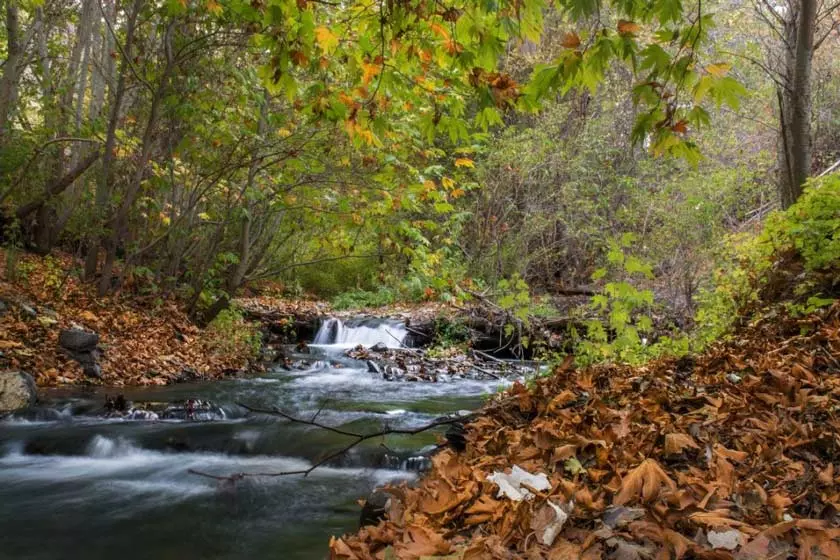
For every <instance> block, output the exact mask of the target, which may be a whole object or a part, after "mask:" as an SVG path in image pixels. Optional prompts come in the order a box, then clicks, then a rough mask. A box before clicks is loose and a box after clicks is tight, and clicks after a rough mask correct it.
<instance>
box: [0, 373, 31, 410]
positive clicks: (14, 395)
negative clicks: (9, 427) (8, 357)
mask: <svg viewBox="0 0 840 560" xmlns="http://www.w3.org/2000/svg"><path fill="white" fill-rule="evenodd" d="M37 398H38V393H37V391H36V389H35V380H34V379H32V376H31V375H29V374H28V373H25V372H22V371H2V372H0V414H5V413H8V412H14V411H16V410H21V409H24V408H27V407H30V406H32V405H34V404H35V401H36V400H37Z"/></svg>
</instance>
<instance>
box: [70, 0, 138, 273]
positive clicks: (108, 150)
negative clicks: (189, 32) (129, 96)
mask: <svg viewBox="0 0 840 560" xmlns="http://www.w3.org/2000/svg"><path fill="white" fill-rule="evenodd" d="M143 1H144V0H134V3H133V4H132V7H131V11H130V12H129V14H128V19H127V21H126V34H125V48H124V49H123V50H124V55H125V56H123V57H122V60H121V61H120V69H119V72H118V77H117V86H116V91H115V92H114V99H113V101H112V102H111V110H110V116H109V119H108V132H107V134H106V136H105V149H104V154H103V156H102V171H101V174H100V179H99V182H98V183H97V185H96V195H95V209H94V220H93V222H94V224H95V225H97V226H100V227H101V226H102V225H103V222H104V219H105V214H106V213H107V207H108V203H109V202H110V199H111V185H112V183H113V180H114V150H115V149H116V145H117V125H118V124H119V120H120V115H121V109H122V101H123V97H125V91H126V80H127V78H128V68H129V64H131V60H130V58H131V56H132V54H131V53H132V50H133V48H134V33H135V29H136V27H137V16H138V15H139V14H140V9H141V8H142V7H143ZM106 27H107V23H106ZM105 32H106V33H109V31H108V30H107V29H106V31H105ZM99 235H100V234H99V233H98V232H95V233H94V235H93V236H92V239H91V240H90V241H89V242H88V247H87V255H86V256H85V278H87V279H92V278H93V276H94V275H95V274H96V269H97V268H98V265H99V244H98V243H97V242H96V241H95V240H98V239H99ZM108 282H109V285H110V278H109V279H108Z"/></svg>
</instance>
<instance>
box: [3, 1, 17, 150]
mask: <svg viewBox="0 0 840 560" xmlns="http://www.w3.org/2000/svg"><path fill="white" fill-rule="evenodd" d="M19 34H20V25H19V23H18V6H17V0H6V40H7V44H8V48H7V51H8V52H7V57H6V63H5V64H4V65H3V76H2V78H0V146H2V145H3V144H5V141H6V138H7V136H8V134H9V132H10V130H11V122H12V119H11V116H12V113H13V112H14V111H13V108H14V106H15V105H16V104H17V88H18V79H19V78H20V68H19V67H20V63H21V58H22V57H23V47H22V45H21V43H20V38H19Z"/></svg>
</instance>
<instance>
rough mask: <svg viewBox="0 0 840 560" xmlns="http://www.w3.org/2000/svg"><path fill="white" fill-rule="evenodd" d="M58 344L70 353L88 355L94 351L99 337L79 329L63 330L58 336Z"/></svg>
mask: <svg viewBox="0 0 840 560" xmlns="http://www.w3.org/2000/svg"><path fill="white" fill-rule="evenodd" d="M58 344H59V346H61V347H62V348H64V349H65V350H69V351H70V352H76V353H89V352H93V351H94V350H96V346H97V345H98V344H99V335H98V334H96V333H91V332H87V331H83V330H80V329H64V330H62V331H61V333H60V334H59V335H58Z"/></svg>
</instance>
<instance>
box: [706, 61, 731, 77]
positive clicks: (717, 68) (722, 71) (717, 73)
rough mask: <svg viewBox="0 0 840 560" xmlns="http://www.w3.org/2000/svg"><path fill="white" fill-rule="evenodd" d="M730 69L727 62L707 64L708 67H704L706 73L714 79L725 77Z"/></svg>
mask: <svg viewBox="0 0 840 560" xmlns="http://www.w3.org/2000/svg"><path fill="white" fill-rule="evenodd" d="M731 69H732V65H731V64H729V63H727V62H718V63H716V64H709V65H708V66H706V72H708V73H709V74H711V75H712V76H714V77H716V78H722V77H724V76H726V75H727V74H728V73H729V71H730V70H731Z"/></svg>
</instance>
